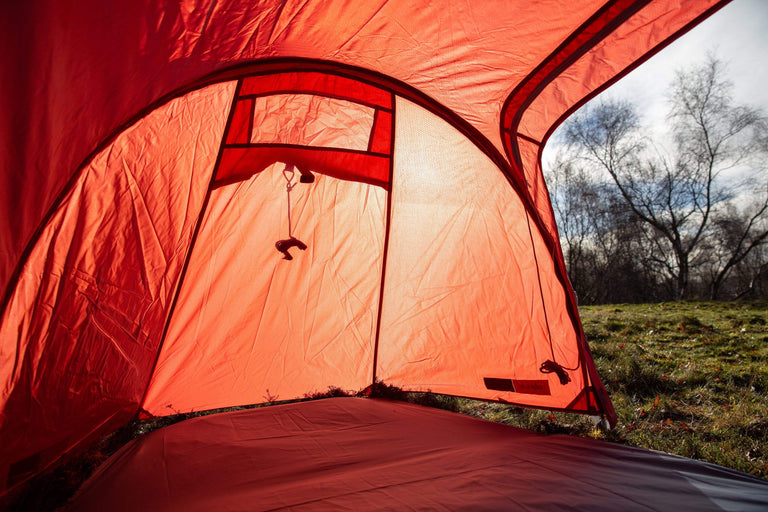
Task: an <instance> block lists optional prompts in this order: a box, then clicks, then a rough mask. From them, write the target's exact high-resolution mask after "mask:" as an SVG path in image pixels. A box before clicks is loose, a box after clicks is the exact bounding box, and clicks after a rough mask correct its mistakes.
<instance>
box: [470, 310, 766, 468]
mask: <svg viewBox="0 0 768 512" xmlns="http://www.w3.org/2000/svg"><path fill="white" fill-rule="evenodd" d="M580 314H581V316H582V322H583V324H584V331H585V333H586V335H587V339H588V340H589V344H590V347H591V349H592V355H593V356H594V359H595V364H596V365H597V370H598V372H599V373H600V376H601V377H602V379H603V382H604V384H605V386H606V388H607V389H608V393H609V394H610V395H611V399H612V400H613V404H614V407H615V408H616V412H617V414H618V416H619V423H618V425H617V426H616V428H615V429H613V430H611V431H608V432H602V431H600V430H599V429H596V428H595V427H594V426H593V423H592V422H591V421H590V420H589V418H585V417H583V416H576V415H570V414H564V413H549V412H547V411H530V410H523V409H519V408H513V407H509V406H504V405H499V404H486V403H480V402H475V401H469V400H466V401H465V400H462V401H459V403H458V408H459V410H461V411H462V412H465V413H468V414H472V415H476V416H481V417H485V418H487V419H491V420H494V421H500V422H503V423H508V424H510V425H516V426H520V427H524V428H528V429H532V430H536V431H540V432H545V433H568V434H572V435H579V436H588V437H594V438H600V439H605V440H608V441H613V442H618V443H622V444H627V445H631V446H638V447H643V448H651V449H654V450H662V451H665V452H669V453H674V454H678V455H683V456H685V457H690V458H693V459H699V460H704V461H709V462H713V463H715V464H720V465H722V466H727V467H729V468H733V469H737V470H739V471H743V472H745V473H750V474H752V475H755V476H758V477H761V478H765V479H768V394H767V392H768V304H767V303H711V302H706V303H694V302H682V303H665V304H637V305H629V304H624V305H609V306H591V307H583V308H581V309H580Z"/></svg>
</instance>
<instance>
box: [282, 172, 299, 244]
mask: <svg viewBox="0 0 768 512" xmlns="http://www.w3.org/2000/svg"><path fill="white" fill-rule="evenodd" d="M295 175H296V172H295V171H294V167H293V165H291V164H285V168H284V169H283V178H285V192H286V194H287V195H288V236H289V237H290V238H293V231H292V230H291V190H293V187H295V186H296V183H294V182H293V177H294V176H295Z"/></svg>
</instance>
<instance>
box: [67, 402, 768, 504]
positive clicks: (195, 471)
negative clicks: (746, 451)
mask: <svg viewBox="0 0 768 512" xmlns="http://www.w3.org/2000/svg"><path fill="white" fill-rule="evenodd" d="M563 509H571V510H590V511H594V510H612V511H615V510H676V511H682V510H766V509H768V482H765V481H762V480H758V479H755V478H752V477H750V476H749V475H745V474H742V473H738V472H735V471H731V470H728V469H725V468H722V467H718V466H714V465H711V464H706V463H702V462H697V461H693V460H690V459H685V458H681V457H676V456H672V455H667V454H663V453H659V452H652V451H648V450H640V449H635V448H629V447H625V446H621V445H616V444H610V443H605V442H599V441H593V440H590V439H583V438H575V437H568V436H560V435H557V436H543V435H539V434H535V433H532V432H528V431H525V430H520V429H517V428H513V427H509V426H506V425H501V424H497V423H491V422H488V421H484V420H479V419H476V418H471V417H468V416H464V415H460V414H456V413H451V412H447V411H443V410H437V409H430V408H426V407H422V406H418V405H413V404H407V403H401V402H390V401H385V400H373V399H363V398H333V399H325V400H319V401H313V402H303V403H294V404H289V405H281V406H275V407H267V408H261V409H251V410H244V411H236V412H232V413H225V414H217V415H212V416H205V417H199V418H196V419H192V420H187V421H184V422H181V423H178V424H176V425H173V426H170V427H166V428H163V429H160V430H156V431H154V432H152V433H150V434H149V435H147V436H145V437H144V438H141V439H138V440H136V441H134V442H132V443H130V444H128V445H126V446H125V447H123V449H121V450H120V451H119V452H117V453H116V454H115V455H114V456H113V457H112V458H111V459H110V460H109V461H107V462H106V463H105V464H104V465H103V466H102V467H101V468H100V469H99V471H98V472H97V473H95V474H94V475H93V477H92V478H91V479H90V480H89V481H88V482H86V484H85V485H84V486H83V488H82V489H81V490H80V491H79V493H78V494H77V495H76V497H75V498H74V500H73V502H72V503H71V504H70V506H69V508H68V510H70V511H81V510H99V511H103V510H107V511H110V512H118V511H128V510H130V511H142V512H144V511H147V510H152V511H164V510H183V511H185V512H191V511H195V510H205V511H210V510H216V511H223V510H227V511H234V510H244V511H245V510H247V511H253V510H355V511H359V510H393V511H395V510H396V511H402V510H445V511H456V510H563Z"/></svg>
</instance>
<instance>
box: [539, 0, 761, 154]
mask: <svg viewBox="0 0 768 512" xmlns="http://www.w3.org/2000/svg"><path fill="white" fill-rule="evenodd" d="M708 52H709V53H712V54H714V55H715V56H716V57H717V58H719V59H720V60H722V61H723V62H724V63H726V66H727V67H726V71H727V75H728V77H729V79H730V80H731V81H732V82H733V84H734V90H733V92H734V98H735V99H736V101H737V102H738V103H746V104H749V105H752V106H755V107H761V108H763V109H764V110H765V111H766V112H768V0H733V1H732V2H731V3H730V4H728V5H726V6H725V7H723V8H722V9H720V10H719V11H718V12H717V13H715V14H714V15H712V16H710V17H709V18H708V19H707V20H705V21H704V22H703V23H701V24H699V25H698V26H696V27H695V28H694V29H693V30H691V31H689V32H688V33H687V34H686V35H684V36H683V37H681V38H680V39H678V40H677V41H675V42H674V43H672V44H671V45H669V46H668V47H667V48H665V49H664V50H662V51H661V52H659V53H658V54H656V55H655V56H654V57H652V58H651V59H650V60H648V61H647V62H646V63H644V64H643V65H642V66H640V67H638V68H637V69H636V70H634V71H633V72H632V73H630V74H629V75H627V76H626V77H624V78H623V79H622V80H620V81H619V82H617V83H616V84H615V85H614V86H612V87H611V88H609V89H608V90H606V91H605V92H603V93H602V94H601V95H600V96H598V98H597V100H599V99H600V98H601V97H602V98H605V97H612V98H613V97H615V98H624V99H628V100H631V101H634V102H635V103H637V104H638V105H639V106H640V109H639V110H640V112H641V114H642V116H643V118H644V120H645V121H646V122H649V123H657V124H663V122H664V118H665V116H666V112H667V104H666V100H665V94H666V89H667V85H668V84H669V82H670V81H671V79H672V78H673V76H674V72H675V70H677V69H680V68H682V67H686V66H688V65H690V64H694V63H698V62H702V61H703V60H704V59H705V58H706V56H707V53H708ZM593 101H594V100H593ZM550 140H551V141H552V144H548V146H555V145H556V142H557V134H555V136H554V137H553V138H552V139H550ZM547 149H550V148H549V147H548V148H547ZM551 149H552V150H554V148H551ZM548 152H549V151H545V158H544V160H545V161H547V160H548V159H547V155H546V153H548Z"/></svg>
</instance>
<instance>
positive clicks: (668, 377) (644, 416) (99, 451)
mask: <svg viewBox="0 0 768 512" xmlns="http://www.w3.org/2000/svg"><path fill="white" fill-rule="evenodd" d="M580 314H581V317H582V322H583V324H584V330H585V333H586V335H587V338H588V340H589V343H590V347H591V349H592V355H593V357H594V359H595V364H596V366H597V370H598V372H599V373H600V375H601V377H602V379H603V383H604V384H605V386H606V388H607V389H608V392H609V394H610V395H611V399H612V400H613V404H614V407H615V408H616V412H617V414H618V417H619V422H618V425H617V426H616V428H614V429H613V430H610V431H604V430H602V429H600V428H598V427H597V426H596V425H595V423H593V421H592V420H591V419H590V418H589V417H586V416H581V415H575V414H566V413H560V412H556V413H553V412H549V411H539V410H527V409H521V408H519V407H513V406H510V405H505V404H496V403H487V402H479V401H475V400H468V399H459V398H455V397H449V396H443V395H436V394H432V393H406V392H403V391H402V390H400V389H397V388H395V387H392V386H386V385H383V384H379V385H377V386H374V387H373V388H372V389H370V390H368V392H367V393H366V394H367V395H368V396H380V397H385V398H390V399H395V400H405V401H409V402H414V403H419V404H421V405H427V406H431V407H439V408H443V409H448V410H452V411H457V412H461V413H464V414H470V415H473V416H478V417H482V418H485V419H489V420H492V421H497V422H501V423H506V424H509V425H514V426H517V427H522V428H526V429H529V430H534V431H537V432H542V433H545V434H570V435H576V436H584V437H591V438H597V439H603V440H606V441H611V442H617V443H622V444H626V445H630V446H637V447H642V448H650V449H654V450H661V451H665V452H668V453H674V454H677V455H682V456H685V457H690V458H693V459H698V460H704V461H709V462H713V463H715V464H719V465H722V466H726V467H730V468H733V469H736V470H739V471H743V472H745V473H749V474H752V475H754V476H757V477H760V478H764V479H768V303H712V302H706V303H694V302H682V303H665V304H643V305H610V306H590V307H584V308H581V310H580ZM346 395H347V393H345V392H344V391H342V390H340V389H338V388H329V389H328V391H327V392H324V393H319V394H314V395H311V396H307V397H306V399H315V398H324V397H328V396H346ZM249 407H255V406H249ZM242 408H244V407H236V408H228V409H220V410H216V411H204V412H200V413H187V414H177V415H173V416H168V417H163V418H154V419H152V420H143V421H139V420H137V421H135V422H133V423H131V424H129V425H127V426H126V427H124V428H123V429H121V430H120V431H118V432H116V433H114V434H112V435H110V436H108V437H106V438H105V439H102V440H101V441H100V442H98V443H96V444H95V445H93V446H92V447H91V448H90V449H89V450H88V451H86V452H85V453H84V454H81V455H79V456H77V457H71V458H69V459H68V460H66V461H64V463H63V464H61V465H59V466H58V467H57V468H56V469H55V470H54V471H49V472H47V473H45V474H43V475H41V476H39V477H37V478H35V479H34V480H33V481H32V482H31V483H30V485H28V486H26V489H25V491H24V492H23V493H22V494H21V495H20V496H18V497H17V499H16V501H15V503H14V504H12V505H11V507H10V508H9V510H53V509H55V508H56V507H58V506H61V505H63V504H64V502H65V501H66V500H67V499H68V498H69V496H71V494H72V493H73V492H74V491H75V490H76V489H77V487H78V485H79V484H80V483H81V482H82V481H83V480H84V479H85V478H87V476H88V475H89V474H90V473H91V472H92V471H93V470H94V469H95V468H96V467H97V466H98V465H99V464H100V463H101V462H103V461H104V460H106V458H107V457H108V456H109V455H111V454H112V453H114V451H116V450H117V449H118V448H119V447H120V446H122V445H123V444H124V443H126V442H128V441H129V440H131V439H132V438H134V437H137V436H139V435H142V434H144V433H146V432H148V431H150V430H153V429H155V428H159V427H162V426H166V425H170V424H172V423H175V422H177V421H180V420H183V419H187V418H191V417H194V416H199V415H203V414H211V413H215V412H222V411H224V410H233V409H242ZM0 508H1V507H0Z"/></svg>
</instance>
